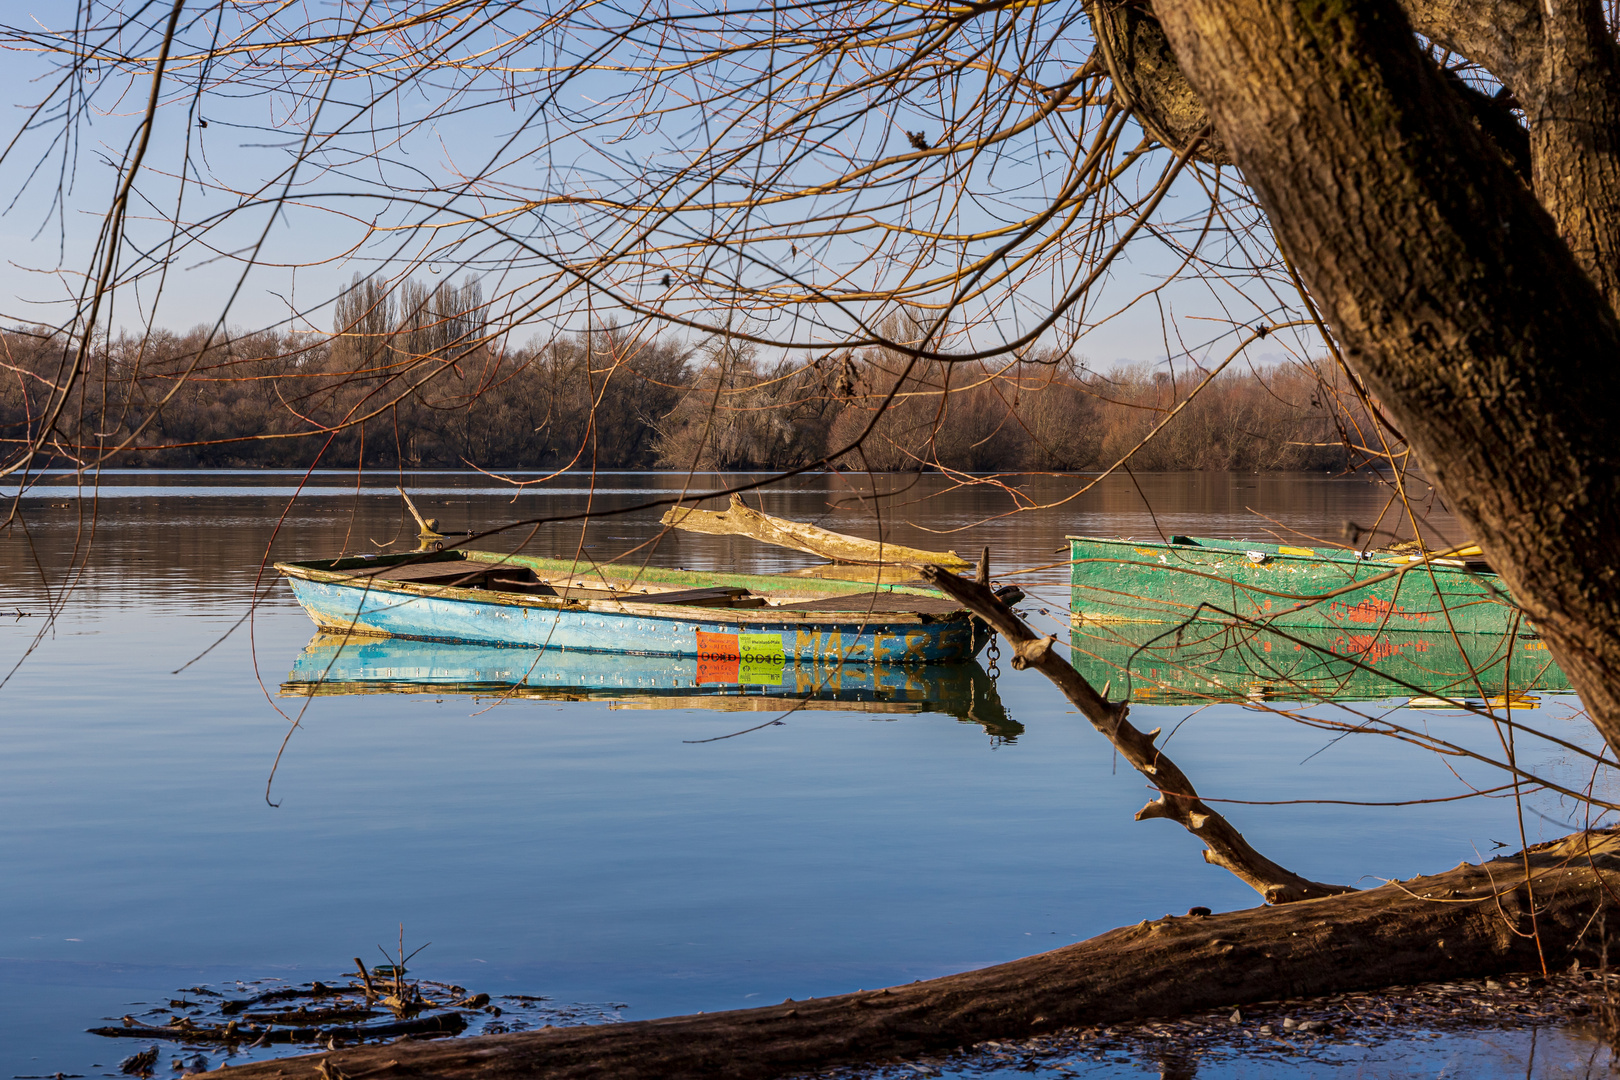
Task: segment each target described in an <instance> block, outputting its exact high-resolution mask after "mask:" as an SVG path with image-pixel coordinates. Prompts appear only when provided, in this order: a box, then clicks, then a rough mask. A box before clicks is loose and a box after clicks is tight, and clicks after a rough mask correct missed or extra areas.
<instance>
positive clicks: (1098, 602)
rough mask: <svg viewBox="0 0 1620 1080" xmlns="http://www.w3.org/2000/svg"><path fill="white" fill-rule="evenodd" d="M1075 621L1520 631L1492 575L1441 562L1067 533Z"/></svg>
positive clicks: (1515, 612)
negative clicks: (1236, 623)
mask: <svg viewBox="0 0 1620 1080" xmlns="http://www.w3.org/2000/svg"><path fill="white" fill-rule="evenodd" d="M1069 553H1070V558H1071V560H1072V570H1071V579H1070V582H1071V591H1070V598H1071V599H1070V609H1071V611H1072V612H1073V614H1074V616H1075V619H1076V621H1094V622H1142V623H1176V622H1183V621H1186V620H1189V619H1200V620H1222V619H1225V620H1231V621H1234V622H1250V621H1255V622H1261V623H1263V624H1265V625H1267V626H1276V627H1323V628H1326V627H1332V628H1336V629H1344V630H1349V631H1354V632H1356V633H1362V634H1367V633H1375V632H1382V631H1385V630H1391V631H1436V630H1441V631H1448V632H1449V631H1456V632H1459V633H1468V634H1513V633H1525V632H1530V631H1531V627H1530V626H1529V624H1528V623H1526V622H1525V621H1524V619H1523V617H1522V615H1521V614H1520V612H1519V610H1518V608H1517V607H1515V606H1514V604H1513V602H1512V600H1511V599H1510V598H1509V596H1508V595H1507V591H1506V589H1505V588H1504V587H1503V585H1502V583H1501V579H1500V578H1498V577H1497V576H1496V575H1495V574H1492V573H1489V572H1481V571H1479V570H1476V569H1472V568H1470V567H1468V566H1466V565H1462V564H1461V562H1460V560H1459V561H1454V562H1456V564H1455V565H1453V564H1450V563H1447V562H1436V561H1430V562H1413V561H1410V560H1409V558H1408V557H1407V556H1377V555H1374V556H1370V557H1369V556H1365V555H1359V554H1358V553H1356V552H1353V551H1340V550H1337V549H1321V550H1316V549H1310V548H1296V547H1289V546H1286V545H1277V544H1252V543H1246V542H1241V541H1221V540H1205V539H1201V538H1199V539H1196V540H1195V541H1193V542H1192V543H1188V544H1158V543H1143V542H1140V541H1131V540H1102V539H1096V538H1092V537H1074V536H1071V537H1069Z"/></svg>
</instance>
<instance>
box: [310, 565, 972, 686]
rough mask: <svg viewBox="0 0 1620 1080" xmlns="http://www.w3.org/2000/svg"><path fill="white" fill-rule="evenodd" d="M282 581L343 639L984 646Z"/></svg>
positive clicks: (831, 624)
mask: <svg viewBox="0 0 1620 1080" xmlns="http://www.w3.org/2000/svg"><path fill="white" fill-rule="evenodd" d="M287 580H288V582H289V584H291V585H292V589H293V595H294V596H296V597H297V599H298V602H299V603H300V604H302V605H303V607H304V610H305V611H306V612H308V613H309V616H310V618H311V619H313V620H314V621H315V623H316V625H317V626H320V627H321V628H322V629H326V630H332V631H336V632H339V633H341V632H345V631H351V630H352V631H353V632H356V633H361V634H377V635H386V636H392V637H409V638H425V639H428V640H434V641H465V642H474V643H486V644H492V645H524V646H536V647H542V646H543V647H545V648H547V649H557V650H562V651H571V650H582V651H587V652H597V653H637V654H646V655H655V656H690V657H700V656H713V655H720V653H718V652H717V651H716V643H715V642H714V641H713V640H710V641H709V643H708V645H707V647H706V648H703V649H700V648H699V643H698V634H699V633H700V632H701V633H703V634H718V635H744V634H757V635H770V636H773V637H774V638H775V639H776V640H777V641H779V642H780V647H781V650H782V655H783V656H785V657H793V658H797V659H799V660H821V661H827V660H849V661H864V662H869V663H888V664H895V663H903V664H923V663H934V664H938V663H956V662H960V661H963V660H968V659H970V658H972V657H973V656H974V655H976V654H977V653H978V651H979V649H980V648H982V647H983V646H984V644H985V643H986V642H987V641H988V640H989V637H988V632H987V631H986V630H984V628H983V627H982V626H981V625H980V624H978V622H977V621H976V620H966V619H963V620H952V621H939V622H933V623H927V624H919V623H917V622H884V621H883V616H882V615H874V616H872V617H870V618H862V617H861V616H859V615H853V614H846V613H838V614H837V615H836V616H834V615H831V614H829V616H828V617H827V618H825V619H819V618H818V619H816V620H815V621H813V622H812V621H799V620H794V621H785V620H784V621H772V620H771V619H770V617H769V614H768V612H769V610H770V609H769V608H753V609H746V608H744V609H735V608H717V609H703V608H676V609H672V612H671V614H670V615H668V616H663V615H659V616H652V615H632V614H621V613H615V612H603V611H592V610H589V609H588V608H585V607H581V606H574V605H569V606H566V607H559V606H555V605H529V604H522V603H517V602H512V601H506V602H502V601H501V600H500V599H496V598H494V597H492V598H491V599H488V600H485V599H473V598H470V597H467V596H466V595H465V593H464V592H463V591H462V590H456V591H457V592H462V593H463V595H461V596H455V597H438V596H421V595H418V594H414V593H409V592H401V591H394V590H391V589H386V588H383V587H381V586H378V585H368V584H349V583H346V582H321V581H310V580H308V579H304V578H299V577H293V576H289V577H288V579H287ZM700 612H701V614H699V613H700ZM732 644H733V647H737V644H738V643H735V642H734V643H732ZM720 645H721V646H722V647H723V645H724V642H721V643H720ZM753 647H755V648H758V643H757V642H756V643H754V645H753Z"/></svg>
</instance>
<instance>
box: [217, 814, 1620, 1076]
mask: <svg viewBox="0 0 1620 1080" xmlns="http://www.w3.org/2000/svg"><path fill="white" fill-rule="evenodd" d="M1588 846H1590V853H1588V850H1587V849H1588ZM1528 858H1529V861H1530V863H1531V864H1532V867H1533V874H1534V876H1533V878H1532V879H1531V882H1530V887H1527V886H1526V884H1525V880H1524V861H1523V860H1524V856H1520V855H1515V856H1509V857H1507V858H1504V859H1498V860H1496V861H1494V862H1490V863H1486V864H1484V865H1483V866H1473V865H1470V864H1466V863H1465V864H1463V865H1462V866H1459V867H1458V868H1457V869H1455V870H1450V871H1447V872H1445V873H1442V874H1436V875H1434V876H1432V877H1421V878H1413V879H1411V880H1410V881H1403V882H1392V883H1390V884H1387V885H1384V886H1381V887H1379V888H1376V889H1369V890H1366V891H1364V892H1354V893H1345V894H1342V895H1339V896H1330V897H1326V898H1324V899H1321V900H1306V901H1302V902H1300V903H1297V904H1287V905H1284V906H1282V907H1266V908H1251V909H1248V910H1245V911H1234V912H1230V913H1226V914H1222V915H1212V916H1205V917H1196V916H1182V917H1171V916H1168V915H1167V916H1165V917H1164V918H1163V919H1158V920H1153V921H1143V922H1142V923H1140V924H1138V925H1136V926H1129V927H1122V928H1120V929H1117V930H1111V931H1109V932H1108V933H1106V934H1103V935H1101V936H1100V937H1095V938H1092V939H1090V940H1089V941H1083V942H1080V943H1078V944H1075V945H1070V946H1067V947H1066V948H1062V949H1058V950H1056V951H1053V952H1049V953H1042V954H1040V955H1038V956H1032V957H1028V958H1027V959H1023V960H1015V961H1013V962H1012V963H1010V964H1001V965H999V966H997V967H991V968H985V969H983V970H981V971H971V972H967V973H964V974H961V975H951V976H947V977H946V978H943V979H933V980H930V981H928V982H920V983H913V984H911V985H909V986H896V987H890V988H888V989H880V990H870V991H860V992H857V993H854V994H844V995H841V996H838V997H831V998H820V999H812V1000H809V1001H799V1002H795V1001H787V1002H783V1003H782V1004H781V1005H773V1006H770V1007H767V1008H762V1009H746V1010H740V1011H736V1012H722V1013H714V1014H710V1015H704V1014H701V1013H700V1014H698V1015H696V1016H677V1017H670V1018H667V1019H661V1020H641V1021H636V1022H633V1023H626V1024H612V1025H604V1026H599V1027H572V1028H555V1029H547V1030H542V1031H535V1032H523V1033H519V1034H511V1035H490V1036H480V1037H476V1038H468V1039H457V1040H441V1041H434V1042H416V1041H411V1042H403V1043H389V1044H385V1045H380V1046H363V1047H353V1048H350V1049H345V1050H339V1051H336V1052H333V1053H327V1054H316V1055H308V1056H305V1057H298V1058H284V1059H281V1060H275V1061H262V1062H256V1063H253V1064H248V1065H241V1066H235V1067H232V1068H231V1069H230V1071H229V1075H230V1076H231V1077H233V1078H236V1080H259V1078H263V1080H306V1078H307V1080H334V1078H335V1077H338V1076H342V1077H346V1078H347V1080H369V1078H371V1077H376V1078H378V1080H385V1078H392V1077H407V1076H433V1077H440V1078H444V1080H518V1078H525V1080H528V1078H554V1080H564V1078H569V1080H572V1078H581V1080H583V1078H587V1077H589V1078H601V1077H614V1078H615V1080H642V1078H645V1080H682V1078H687V1077H691V1078H698V1077H703V1078H706V1080H709V1078H723V1080H764V1078H767V1077H779V1076H786V1075H791V1074H793V1073H796V1072H801V1071H806V1070H813V1069H819V1068H825V1067H827V1066H830V1065H838V1064H846V1063H859V1062H874V1061H880V1060H887V1059H893V1058H901V1057H907V1056H913V1055H917V1054H924V1053H929V1052H936V1051H941V1050H948V1049H952V1048H955V1047H958V1046H963V1045H969V1044H972V1043H975V1042H979V1041H982V1040H984V1039H988V1038H1009V1037H1019V1036H1027V1035H1032V1034H1041V1033H1047V1032H1054V1031H1057V1030H1060V1029H1062V1028H1065V1027H1072V1026H1077V1025H1087V1024H1111V1023H1118V1022H1121V1021H1124V1020H1129V1019H1136V1018H1140V1017H1147V1016H1168V1015H1174V1014H1177V1013H1183V1012H1193V1011H1199V1010H1204V1009H1211V1008H1225V1007H1230V1006H1233V1005H1243V1004H1247V1003H1250V1002H1256V1001H1269V1000H1275V999H1278V998H1288V997H1311V996H1317V995H1323V994H1332V993H1341V992H1344V991H1350V990H1364V989H1371V988H1376V987H1380V986H1389V985H1396V984H1409V983H1419V982H1428V981H1433V980H1437V979H1461V978H1478V977H1481V976H1486V975H1496V974H1501V973H1504V972H1508V971H1521V970H1526V969H1531V968H1535V967H1537V966H1538V962H1537V951H1536V943H1535V942H1534V940H1532V939H1531V938H1530V937H1529V936H1528V933H1529V928H1530V919H1529V915H1528V912H1529V909H1530V906H1531V890H1532V889H1533V892H1534V905H1535V908H1536V912H1537V925H1538V926H1539V929H1540V934H1541V946H1542V948H1543V949H1544V950H1545V952H1546V956H1547V960H1548V963H1549V964H1554V965H1558V966H1567V965H1568V963H1569V961H1570V959H1571V957H1572V956H1576V957H1579V958H1580V959H1581V960H1582V962H1583V963H1587V962H1589V961H1591V960H1592V959H1594V958H1595V957H1596V956H1597V954H1598V951H1599V949H1600V947H1601V943H1600V941H1599V935H1598V933H1597V932H1596V930H1594V929H1593V920H1594V915H1595V913H1596V912H1597V911H1598V910H1599V906H1600V905H1601V904H1603V903H1604V898H1605V896H1606V895H1613V893H1612V892H1611V891H1610V890H1612V889H1613V888H1614V886H1615V884H1617V883H1620V882H1617V881H1616V880H1615V878H1614V875H1615V874H1616V873H1620V838H1617V837H1616V836H1615V834H1613V833H1596V834H1577V835H1576V836H1574V837H1569V838H1566V839H1565V840H1562V841H1558V842H1556V843H1554V844H1547V845H1541V846H1540V847H1538V848H1532V849H1531V853H1530V855H1529V856H1528ZM1605 876H1607V878H1608V880H1606V881H1605V880H1603V878H1604V877H1605Z"/></svg>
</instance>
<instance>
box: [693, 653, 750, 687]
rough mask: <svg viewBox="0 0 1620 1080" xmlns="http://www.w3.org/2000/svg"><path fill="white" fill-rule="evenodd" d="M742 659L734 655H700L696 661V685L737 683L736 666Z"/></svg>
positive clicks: (737, 666) (738, 665) (739, 664)
mask: <svg viewBox="0 0 1620 1080" xmlns="http://www.w3.org/2000/svg"><path fill="white" fill-rule="evenodd" d="M741 665H742V661H741V660H739V659H738V658H737V657H735V656H700V657H698V662H697V681H698V685H700V686H701V685H702V684H704V683H737V682H740V681H741V679H739V678H738V668H739V667H740V666H741Z"/></svg>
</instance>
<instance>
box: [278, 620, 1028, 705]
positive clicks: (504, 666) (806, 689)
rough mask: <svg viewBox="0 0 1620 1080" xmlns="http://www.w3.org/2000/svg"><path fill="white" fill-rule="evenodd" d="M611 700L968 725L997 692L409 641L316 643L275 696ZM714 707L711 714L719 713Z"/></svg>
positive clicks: (833, 669) (846, 675)
mask: <svg viewBox="0 0 1620 1080" xmlns="http://www.w3.org/2000/svg"><path fill="white" fill-rule="evenodd" d="M513 690H517V691H519V692H520V694H521V692H525V691H527V692H529V693H531V694H539V695H540V696H545V695H547V694H548V693H555V694H557V695H559V696H563V695H568V696H574V695H578V696H584V697H592V698H606V699H609V700H641V699H647V700H653V701H656V700H668V699H671V698H678V699H684V698H688V697H704V698H705V699H707V697H708V696H709V695H713V696H730V697H738V696H747V697H768V698H773V699H776V700H784V699H797V698H808V699H811V700H817V701H838V702H862V703H873V704H887V705H893V706H895V710H896V711H902V712H915V711H918V709H919V708H922V709H925V710H933V709H937V710H939V711H944V712H951V713H954V714H958V715H960V716H963V717H966V716H967V715H968V714H969V713H970V712H973V709H974V706H975V704H976V703H977V705H978V706H979V712H981V713H986V714H989V713H993V712H995V711H997V710H999V709H1000V705H999V701H998V700H992V699H994V698H995V692H994V683H993V682H992V681H991V680H990V678H989V676H988V675H986V674H985V672H984V669H983V668H982V667H980V666H979V665H978V664H976V663H974V662H972V661H969V662H968V663H964V664H928V665H916V664H861V663H833V664H827V663H820V662H817V661H799V660H794V659H785V660H784V661H783V662H780V663H769V662H766V663H750V664H744V663H739V662H735V661H733V662H731V663H729V664H723V663H722V664H715V663H710V662H708V661H700V660H698V659H697V658H695V657H680V656H632V655H621V656H617V657H615V658H614V660H613V661H612V662H611V663H603V661H602V657H601V656H600V655H598V654H594V653H587V652H577V651H576V652H564V651H562V650H558V649H532V648H527V649H526V648H514V647H510V646H499V645H468V644H463V643H451V642H442V641H418V640H413V639H409V638H378V637H351V638H343V637H341V636H339V635H337V634H324V633H323V634H317V635H315V638H314V639H313V640H312V641H311V642H310V643H309V644H308V645H307V646H305V647H304V650H303V652H301V653H300V654H299V656H298V659H297V660H296V661H295V662H294V664H293V668H292V671H291V673H290V674H289V675H288V676H287V681H286V682H284V683H283V684H282V686H281V692H282V693H283V694H284V695H288V696H300V695H307V694H311V693H323V694H334V693H336V694H353V693H381V692H418V693H433V692H449V693H471V694H481V693H482V694H497V693H504V692H509V691H513ZM724 705H725V703H724V702H721V703H719V704H718V707H724Z"/></svg>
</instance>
